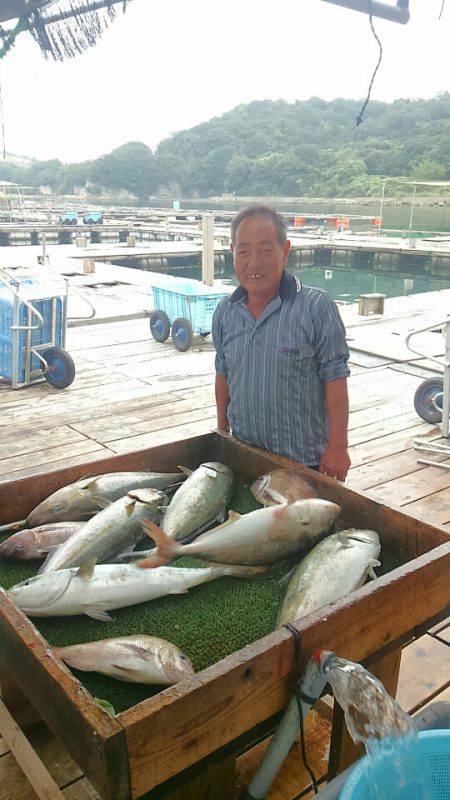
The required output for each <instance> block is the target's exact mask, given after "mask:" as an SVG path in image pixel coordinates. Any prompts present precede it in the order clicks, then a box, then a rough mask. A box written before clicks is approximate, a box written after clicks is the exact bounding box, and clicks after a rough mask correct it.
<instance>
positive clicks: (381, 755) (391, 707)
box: [324, 655, 434, 800]
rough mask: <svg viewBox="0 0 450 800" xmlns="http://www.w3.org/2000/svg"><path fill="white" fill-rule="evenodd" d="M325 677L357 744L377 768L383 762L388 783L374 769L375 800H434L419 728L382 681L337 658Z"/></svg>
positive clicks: (328, 665) (372, 798)
mask: <svg viewBox="0 0 450 800" xmlns="http://www.w3.org/2000/svg"><path fill="white" fill-rule="evenodd" d="M324 673H325V675H326V678H327V681H328V683H329V684H330V686H331V688H332V689H333V694H334V696H335V698H336V700H337V702H338V703H339V705H340V706H341V708H342V710H343V711H344V714H345V721H346V724H347V728H348V732H349V734H350V736H351V737H352V739H353V741H354V742H355V743H356V744H359V743H363V744H364V746H365V748H366V752H367V754H368V756H369V758H371V759H372V761H373V763H374V762H375V759H376V761H377V763H378V764H379V760H380V759H382V760H383V782H382V783H381V781H378V780H377V779H376V773H378V774H380V772H381V770H374V771H373V774H374V783H372V786H371V793H370V800H433V799H434V792H433V788H432V786H431V782H430V779H429V776H428V771H427V768H426V767H425V765H424V763H423V759H422V756H421V753H420V749H419V743H418V739H417V733H416V730H415V727H414V723H413V721H412V719H411V717H410V716H409V714H407V713H406V711H404V710H403V709H402V708H401V706H399V704H398V703H397V701H396V700H394V699H393V698H392V697H391V696H390V695H389V694H388V693H387V691H386V689H385V688H384V686H383V684H382V683H381V681H379V680H378V679H377V678H375V677H374V676H373V675H371V674H370V672H367V670H366V669H364V667H362V666H361V665H360V664H355V663H353V662H352V661H347V660H346V659H345V658H339V657H338V656H334V655H331V656H330V658H329V660H327V662H326V663H325V665H324ZM368 800H369V798H368Z"/></svg>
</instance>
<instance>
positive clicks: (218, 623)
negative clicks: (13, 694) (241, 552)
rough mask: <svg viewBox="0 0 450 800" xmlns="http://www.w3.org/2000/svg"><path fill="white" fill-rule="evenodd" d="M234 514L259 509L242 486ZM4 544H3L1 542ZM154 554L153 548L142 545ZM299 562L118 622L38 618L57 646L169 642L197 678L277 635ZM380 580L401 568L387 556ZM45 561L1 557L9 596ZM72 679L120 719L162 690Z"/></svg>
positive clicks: (0, 576)
mask: <svg viewBox="0 0 450 800" xmlns="http://www.w3.org/2000/svg"><path fill="white" fill-rule="evenodd" d="M230 508H232V509H234V510H235V511H238V512H239V513H241V514H245V513H248V512H250V511H253V510H255V509H256V508H260V505H259V503H257V502H256V501H255V500H254V498H253V496H252V494H251V492H250V489H249V488H248V487H247V486H244V485H239V486H237V488H236V489H235V492H234V494H233V497H232V498H231V501H230ZM3 538H4V537H3ZM144 546H145V547H148V543H145V544H144ZM297 562H298V558H293V559H291V561H290V562H286V561H285V562H283V563H282V564H279V565H276V566H275V567H273V568H272V569H270V570H269V571H268V572H267V573H265V574H263V575H258V576H256V577H253V578H228V577H224V578H219V579H217V580H214V581H212V582H211V583H207V584H203V585H201V586H198V587H195V588H193V589H190V590H189V593H188V594H186V595H179V596H177V595H171V596H168V597H163V598H160V599H159V600H153V601H151V602H149V603H141V604H139V605H135V606H130V607H129V608H122V609H117V610H114V611H112V612H111V616H112V617H113V622H98V621H96V620H93V619H91V618H90V617H86V616H81V617H55V618H51V617H47V618H33V619H32V622H33V623H34V624H35V625H36V627H37V628H38V630H39V631H40V632H41V633H42V635H43V636H44V637H45V638H46V639H47V640H48V642H49V643H50V644H51V645H57V646H66V645H69V644H77V643H81V642H89V641H94V640H96V639H107V638H109V637H114V636H126V635H130V634H147V635H151V636H158V637H161V638H163V639H167V640H168V641H169V642H173V643H174V644H176V645H178V647H181V649H182V650H183V651H184V652H185V653H186V654H187V655H188V656H189V658H190V659H191V661H192V663H193V665H194V668H195V670H196V671H200V670H202V669H204V668H205V667H208V666H210V665H211V664H214V663H215V662H217V661H219V660H220V659H221V658H224V657H225V656H227V655H229V654H230V653H233V652H235V651H236V650H239V649H240V648H242V647H244V646H245V645H247V644H250V643H251V642H254V641H256V640H257V639H260V638H261V637H263V636H265V635H266V634H268V633H270V632H271V631H273V629H274V626H275V622H276V618H277V613H278V608H279V605H280V602H281V600H282V599H283V597H284V594H285V591H286V587H285V586H280V584H279V581H280V578H281V577H282V576H283V575H285V574H286V573H287V572H288V571H289V570H290V569H292V567H293V566H295V564H296V563H297ZM381 562H382V563H381V567H379V568H377V570H376V571H377V574H378V575H381V574H384V573H385V572H389V571H391V570H392V569H395V568H396V567H398V566H399V565H400V563H401V562H400V561H398V560H397V561H395V560H394V559H392V558H391V557H387V558H384V557H383V555H382V556H381ZM176 565H178V566H196V567H198V566H201V564H200V562H194V561H193V560H192V559H187V558H183V559H179V560H178V561H177V562H176ZM38 568H39V562H14V561H6V560H5V559H1V558H0V585H2V586H3V587H4V588H5V589H8V588H9V587H11V586H13V585H14V584H15V583H18V582H20V581H22V580H26V578H29V577H31V576H33V575H35V574H36V572H37V570H38ZM74 674H75V675H76V676H77V677H78V678H79V679H80V680H81V681H82V683H83V684H84V686H86V688H87V689H88V690H89V691H90V692H91V694H92V695H93V696H94V697H97V698H101V699H102V700H106V701H107V702H109V703H111V705H112V706H113V707H114V709H115V711H116V713H119V712H120V711H123V710H125V709H127V708H130V707H131V706H133V705H135V704H136V703H139V702H140V701H141V700H144V699H145V698H147V697H150V696H152V695H154V694H157V693H158V692H159V691H160V687H157V686H155V687H153V686H145V685H144V686H142V685H138V684H131V683H123V682H121V681H117V680H115V679H113V678H108V677H106V676H104V675H98V674H95V673H87V672H84V673H82V672H77V671H76V670H74Z"/></svg>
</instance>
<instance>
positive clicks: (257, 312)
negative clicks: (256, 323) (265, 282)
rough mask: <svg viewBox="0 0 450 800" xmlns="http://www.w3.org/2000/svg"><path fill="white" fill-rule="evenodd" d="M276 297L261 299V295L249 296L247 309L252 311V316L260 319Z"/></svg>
mask: <svg viewBox="0 0 450 800" xmlns="http://www.w3.org/2000/svg"><path fill="white" fill-rule="evenodd" d="M274 296H275V295H271V296H270V297H267V296H266V297H264V296H263V297H261V295H260V294H257V295H251V294H249V295H248V297H247V308H248V310H249V311H250V313H251V315H252V316H253V317H254V318H255V319H259V317H260V316H261V314H262V313H263V311H264V309H265V308H266V307H267V306H268V305H269V303H270V302H271V301H272V300H273V298H274Z"/></svg>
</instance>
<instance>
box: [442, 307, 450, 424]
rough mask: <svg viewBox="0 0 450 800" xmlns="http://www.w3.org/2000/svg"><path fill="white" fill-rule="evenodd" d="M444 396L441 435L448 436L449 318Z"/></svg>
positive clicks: (446, 335)
mask: <svg viewBox="0 0 450 800" xmlns="http://www.w3.org/2000/svg"><path fill="white" fill-rule="evenodd" d="M443 391H444V396H443V401H442V436H443V437H444V438H445V439H448V438H449V435H448V433H449V432H448V429H449V415H450V320H449V321H448V322H447V324H446V326H445V360H444V389H443Z"/></svg>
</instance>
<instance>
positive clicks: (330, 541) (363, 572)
mask: <svg viewBox="0 0 450 800" xmlns="http://www.w3.org/2000/svg"><path fill="white" fill-rule="evenodd" d="M380 549H381V548H380V539H379V536H378V534H377V533H376V532H375V531H370V530H356V529H353V528H349V529H348V530H345V531H340V532H339V533H334V534H332V535H331V536H327V538H326V539H323V540H322V541H321V542H319V544H316V546H315V547H314V548H313V549H312V550H311V551H310V552H309V553H308V555H306V556H305V558H304V559H303V560H302V561H301V562H300V564H298V566H297V567H296V568H295V569H294V571H293V573H292V577H291V578H290V581H289V585H288V588H287V591H286V595H285V597H284V600H283V603H282V605H281V608H280V612H279V614H278V620H277V627H278V628H280V627H282V626H283V625H285V624H286V623H287V622H291V621H292V620H294V619H298V618H299V617H303V616H305V615H306V614H309V613H310V612H311V611H315V610H316V609H317V608H321V607H322V606H324V605H326V604H327V603H333V602H335V601H336V600H339V598H340V597H345V595H347V594H350V592H353V591H354V590H355V589H358V588H359V587H360V586H362V585H363V583H364V582H365V580H366V578H367V576H368V575H371V576H372V577H375V578H376V575H375V573H374V567H377V566H379V565H380V562H379V561H378V556H379V555H380Z"/></svg>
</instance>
